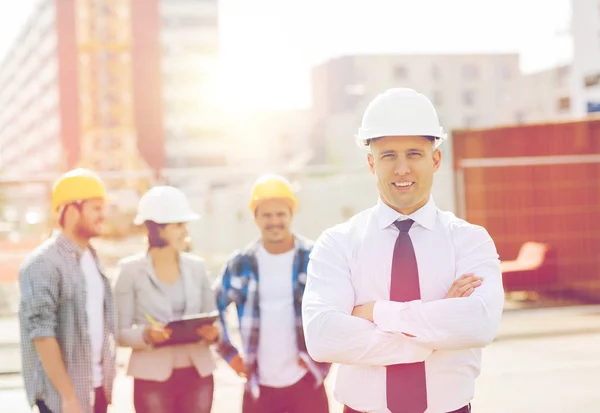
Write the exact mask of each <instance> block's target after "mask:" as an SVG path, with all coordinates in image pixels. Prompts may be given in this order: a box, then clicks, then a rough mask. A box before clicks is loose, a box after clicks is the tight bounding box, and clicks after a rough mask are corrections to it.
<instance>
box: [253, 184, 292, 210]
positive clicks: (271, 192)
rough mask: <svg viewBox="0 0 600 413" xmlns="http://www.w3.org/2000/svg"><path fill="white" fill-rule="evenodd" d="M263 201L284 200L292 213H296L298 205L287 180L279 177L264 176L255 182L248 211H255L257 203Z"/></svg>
mask: <svg viewBox="0 0 600 413" xmlns="http://www.w3.org/2000/svg"><path fill="white" fill-rule="evenodd" d="M265 199H284V200H286V201H288V202H289V203H290V206H291V207H292V212H294V211H296V206H297V205H298V200H297V199H296V195H294V191H293V190H292V186H291V185H290V183H289V182H288V180H287V179H285V178H284V177H282V176H279V175H264V176H262V177H260V178H259V179H258V180H257V181H256V183H255V184H254V187H253V188H252V197H251V198H250V204H249V205H248V207H249V208H250V211H252V212H254V211H256V207H257V206H258V204H259V202H261V201H264V200H265Z"/></svg>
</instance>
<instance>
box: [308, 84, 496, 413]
mask: <svg viewBox="0 0 600 413" xmlns="http://www.w3.org/2000/svg"><path fill="white" fill-rule="evenodd" d="M444 139H446V135H445V134H444V133H443V131H442V129H441V127H440V124H439V121H438V117H437V113H436V111H435V108H434V107H433V105H432V104H431V102H430V101H429V100H428V99H427V98H426V97H425V96H424V95H422V94H420V93H417V92H416V91H414V90H412V89H405V88H397V89H390V90H388V91H386V92H385V93H382V94H380V95H379V96H377V97H375V99H374V100H373V101H372V102H371V103H370V104H369V106H368V107H367V109H366V111H365V113H364V116H363V119H362V125H361V127H360V130H359V132H358V135H357V141H358V143H359V145H360V146H361V147H362V148H364V149H365V151H367V156H366V157H367V161H368V164H369V167H370V169H371V172H372V173H373V174H374V175H375V177H376V179H377V188H378V190H379V198H380V199H379V202H378V203H377V205H375V206H374V207H372V208H370V209H367V210H365V211H363V212H361V213H359V214H357V215H356V216H354V217H353V218H351V219H350V220H349V221H348V222H346V223H344V224H340V225H338V226H335V227H333V228H331V229H328V230H327V231H325V232H324V233H323V234H322V235H321V237H319V239H318V240H317V242H316V245H315V247H314V249H313V251H312V254H311V260H310V264H309V267H308V282H307V286H306V292H305V295H304V302H303V318H304V320H305V324H304V328H305V334H306V343H307V346H308V351H309V354H310V355H311V356H312V357H313V358H314V359H316V360H319V361H322V362H333V363H340V368H339V370H338V375H337V383H336V390H335V394H336V397H337V399H338V400H339V401H340V402H341V403H343V404H344V405H345V406H346V407H345V409H346V410H345V411H346V412H347V413H351V412H357V411H358V412H371V413H372V412H377V413H379V412H392V413H398V412H406V413H423V412H428V413H443V412H454V413H467V412H470V409H471V408H470V401H471V399H472V397H473V393H474V385H475V378H476V377H477V376H478V374H479V371H480V368H481V348H482V347H485V346H486V345H488V344H489V343H491V342H492V340H493V339H494V336H495V334H496V332H497V329H498V326H499V322H500V317H501V314H502V309H503V299H504V293H503V288H502V280H501V272H500V266H499V261H498V254H497V252H496V248H495V246H494V242H493V241H492V239H491V238H490V236H489V234H488V233H487V231H486V230H485V229H484V228H482V227H479V226H476V225H472V224H469V223H467V222H465V221H463V220H461V219H458V218H456V217H455V216H454V215H453V214H452V213H450V212H445V211H441V210H439V209H438V208H437V207H436V206H435V203H434V200H433V198H432V196H431V188H432V183H433V177H434V173H435V172H436V171H437V170H438V168H439V167H440V163H441V159H442V155H441V152H440V150H439V148H438V146H439V144H440V143H441V142H442V141H443V140H444Z"/></svg>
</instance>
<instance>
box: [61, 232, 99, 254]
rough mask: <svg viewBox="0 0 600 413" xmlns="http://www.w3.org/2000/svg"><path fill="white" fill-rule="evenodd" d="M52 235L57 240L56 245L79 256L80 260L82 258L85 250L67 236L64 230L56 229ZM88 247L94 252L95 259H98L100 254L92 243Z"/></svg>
mask: <svg viewBox="0 0 600 413" xmlns="http://www.w3.org/2000/svg"><path fill="white" fill-rule="evenodd" d="M52 237H53V238H54V239H55V240H56V245H58V246H59V247H60V248H62V249H63V250H64V251H65V252H67V253H68V254H70V255H72V256H73V257H75V258H77V259H78V260H79V259H81V256H82V255H83V253H84V251H82V250H81V248H79V246H78V245H77V244H76V243H75V242H73V240H71V239H70V238H69V237H67V236H66V235H65V234H64V233H63V232H62V231H60V230H55V231H54V232H53V234H52ZM87 249H89V250H90V252H91V253H92V256H93V257H94V260H97V258H98V255H97V253H96V250H95V249H94V248H93V247H92V246H91V245H88V248H87Z"/></svg>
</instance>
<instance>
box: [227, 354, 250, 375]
mask: <svg viewBox="0 0 600 413" xmlns="http://www.w3.org/2000/svg"><path fill="white" fill-rule="evenodd" d="M229 366H230V367H231V368H232V369H233V371H235V372H236V373H237V375H238V376H240V377H244V378H245V377H247V374H246V367H245V366H244V360H243V359H242V357H241V356H240V355H239V354H238V355H236V356H235V357H234V358H232V359H231V361H230V362H229Z"/></svg>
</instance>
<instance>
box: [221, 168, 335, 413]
mask: <svg viewBox="0 0 600 413" xmlns="http://www.w3.org/2000/svg"><path fill="white" fill-rule="evenodd" d="M296 205H297V200H296V196H295V195H294V192H293V190H292V188H291V187H290V184H289V182H287V180H285V179H284V178H283V177H280V176H276V175H266V176H263V177H261V178H260V179H259V180H258V181H257V182H256V184H255V185H254V188H253V191H252V196H251V199H250V204H249V207H250V211H251V213H252V214H254V221H255V223H256V226H257V227H258V229H259V230H260V232H261V238H260V240H258V241H255V242H253V243H251V244H250V245H249V246H247V247H246V248H244V249H242V250H241V251H238V252H236V253H234V254H233V256H232V257H231V258H230V259H229V260H228V261H227V264H226V265H225V269H224V271H223V273H222V275H221V278H220V279H219V280H217V287H216V291H217V305H218V308H219V312H220V313H221V321H222V323H223V330H224V333H223V340H222V343H221V345H220V353H221V355H222V356H223V357H224V358H225V360H227V362H228V363H229V365H230V366H231V367H232V368H233V370H234V371H235V372H236V373H237V374H238V375H239V376H241V377H244V378H246V388H245V392H244V399H243V407H242V411H243V413H254V412H256V413H286V412H287V413H301V412H302V413H303V412H311V413H321V412H324V413H326V412H328V411H329V407H328V400H327V395H326V393H325V388H324V386H323V380H324V379H325V376H326V375H327V372H328V370H329V365H328V364H321V363H316V362H315V361H314V360H312V359H311V358H310V357H309V356H308V353H307V352H306V345H305V343H304V334H303V331H302V317H301V312H300V311H301V304H302V295H303V292H304V286H305V282H306V267H307V264H308V257H309V254H310V251H311V249H312V245H313V243H312V242H311V241H309V240H307V239H305V238H303V237H301V236H299V235H297V234H294V233H292V231H291V229H290V226H291V223H292V218H293V216H294V212H295V211H296ZM232 302H233V303H235V306H236V308H237V315H238V320H239V325H240V333H241V338H242V344H243V349H244V353H243V356H242V354H240V352H239V351H238V350H237V349H236V348H235V347H234V346H233V345H232V344H231V341H230V336H229V334H228V329H227V323H226V320H225V310H226V309H227V307H228V306H229V304H230V303H232Z"/></svg>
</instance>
